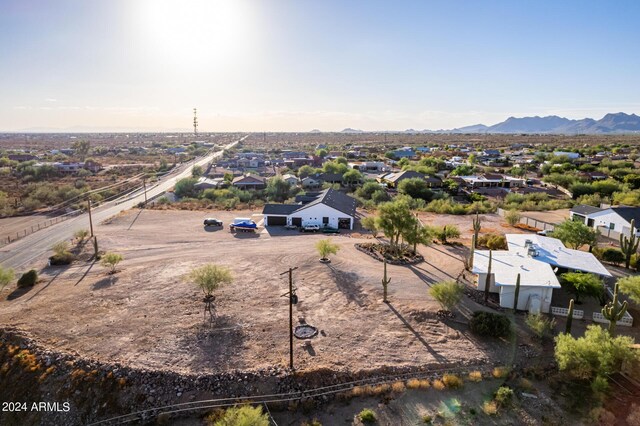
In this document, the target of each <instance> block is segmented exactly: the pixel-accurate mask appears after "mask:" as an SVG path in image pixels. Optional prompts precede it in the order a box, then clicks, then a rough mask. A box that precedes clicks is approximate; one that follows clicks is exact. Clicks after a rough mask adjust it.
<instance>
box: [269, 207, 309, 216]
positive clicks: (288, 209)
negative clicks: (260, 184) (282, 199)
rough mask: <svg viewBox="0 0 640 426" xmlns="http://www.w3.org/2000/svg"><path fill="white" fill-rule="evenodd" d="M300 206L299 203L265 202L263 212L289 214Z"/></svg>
mask: <svg viewBox="0 0 640 426" xmlns="http://www.w3.org/2000/svg"><path fill="white" fill-rule="evenodd" d="M299 207H300V205H299V204H265V205H264V207H263V208H262V214H269V215H281V216H289V215H290V214H291V213H293V212H294V211H296V210H297V209H298V208H299Z"/></svg>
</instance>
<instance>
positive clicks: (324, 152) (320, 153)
mask: <svg viewBox="0 0 640 426" xmlns="http://www.w3.org/2000/svg"><path fill="white" fill-rule="evenodd" d="M328 153H329V151H327V150H326V149H324V148H320V149H316V155H317V156H318V157H320V158H324V157H326V156H327V154H328Z"/></svg>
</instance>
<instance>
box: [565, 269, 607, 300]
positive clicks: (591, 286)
mask: <svg viewBox="0 0 640 426" xmlns="http://www.w3.org/2000/svg"><path fill="white" fill-rule="evenodd" d="M560 284H561V285H562V286H563V287H565V289H566V290H567V291H568V292H569V293H573V294H575V295H576V303H577V304H578V305H579V304H580V303H581V302H580V298H581V297H583V296H585V297H593V298H596V299H599V298H600V297H601V296H602V293H603V292H604V287H603V284H602V280H601V279H600V278H598V276H596V275H594V274H586V273H583V272H567V273H564V274H562V275H560Z"/></svg>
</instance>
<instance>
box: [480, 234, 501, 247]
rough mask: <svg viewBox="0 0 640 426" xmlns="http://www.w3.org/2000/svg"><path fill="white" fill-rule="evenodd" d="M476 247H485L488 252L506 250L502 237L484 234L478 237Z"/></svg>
mask: <svg viewBox="0 0 640 426" xmlns="http://www.w3.org/2000/svg"><path fill="white" fill-rule="evenodd" d="M477 243H478V247H485V248H488V249H489V250H506V249H507V239H506V238H505V236H504V235H497V234H485V235H481V236H480V237H478V241H477Z"/></svg>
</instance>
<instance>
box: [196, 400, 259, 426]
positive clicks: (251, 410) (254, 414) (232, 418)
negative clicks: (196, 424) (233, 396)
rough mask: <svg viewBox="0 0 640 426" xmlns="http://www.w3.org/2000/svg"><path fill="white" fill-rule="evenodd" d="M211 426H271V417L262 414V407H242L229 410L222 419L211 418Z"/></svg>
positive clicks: (209, 422)
mask: <svg viewBox="0 0 640 426" xmlns="http://www.w3.org/2000/svg"><path fill="white" fill-rule="evenodd" d="M207 424H208V425H210V426H269V425H270V424H271V422H270V421H269V416H268V415H267V414H266V413H263V412H262V406H261V405H258V406H256V407H252V406H250V405H241V406H234V407H231V408H227V409H226V410H225V412H224V414H223V415H222V416H221V417H220V418H217V417H213V415H212V416H210V417H209V418H208V419H207Z"/></svg>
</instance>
